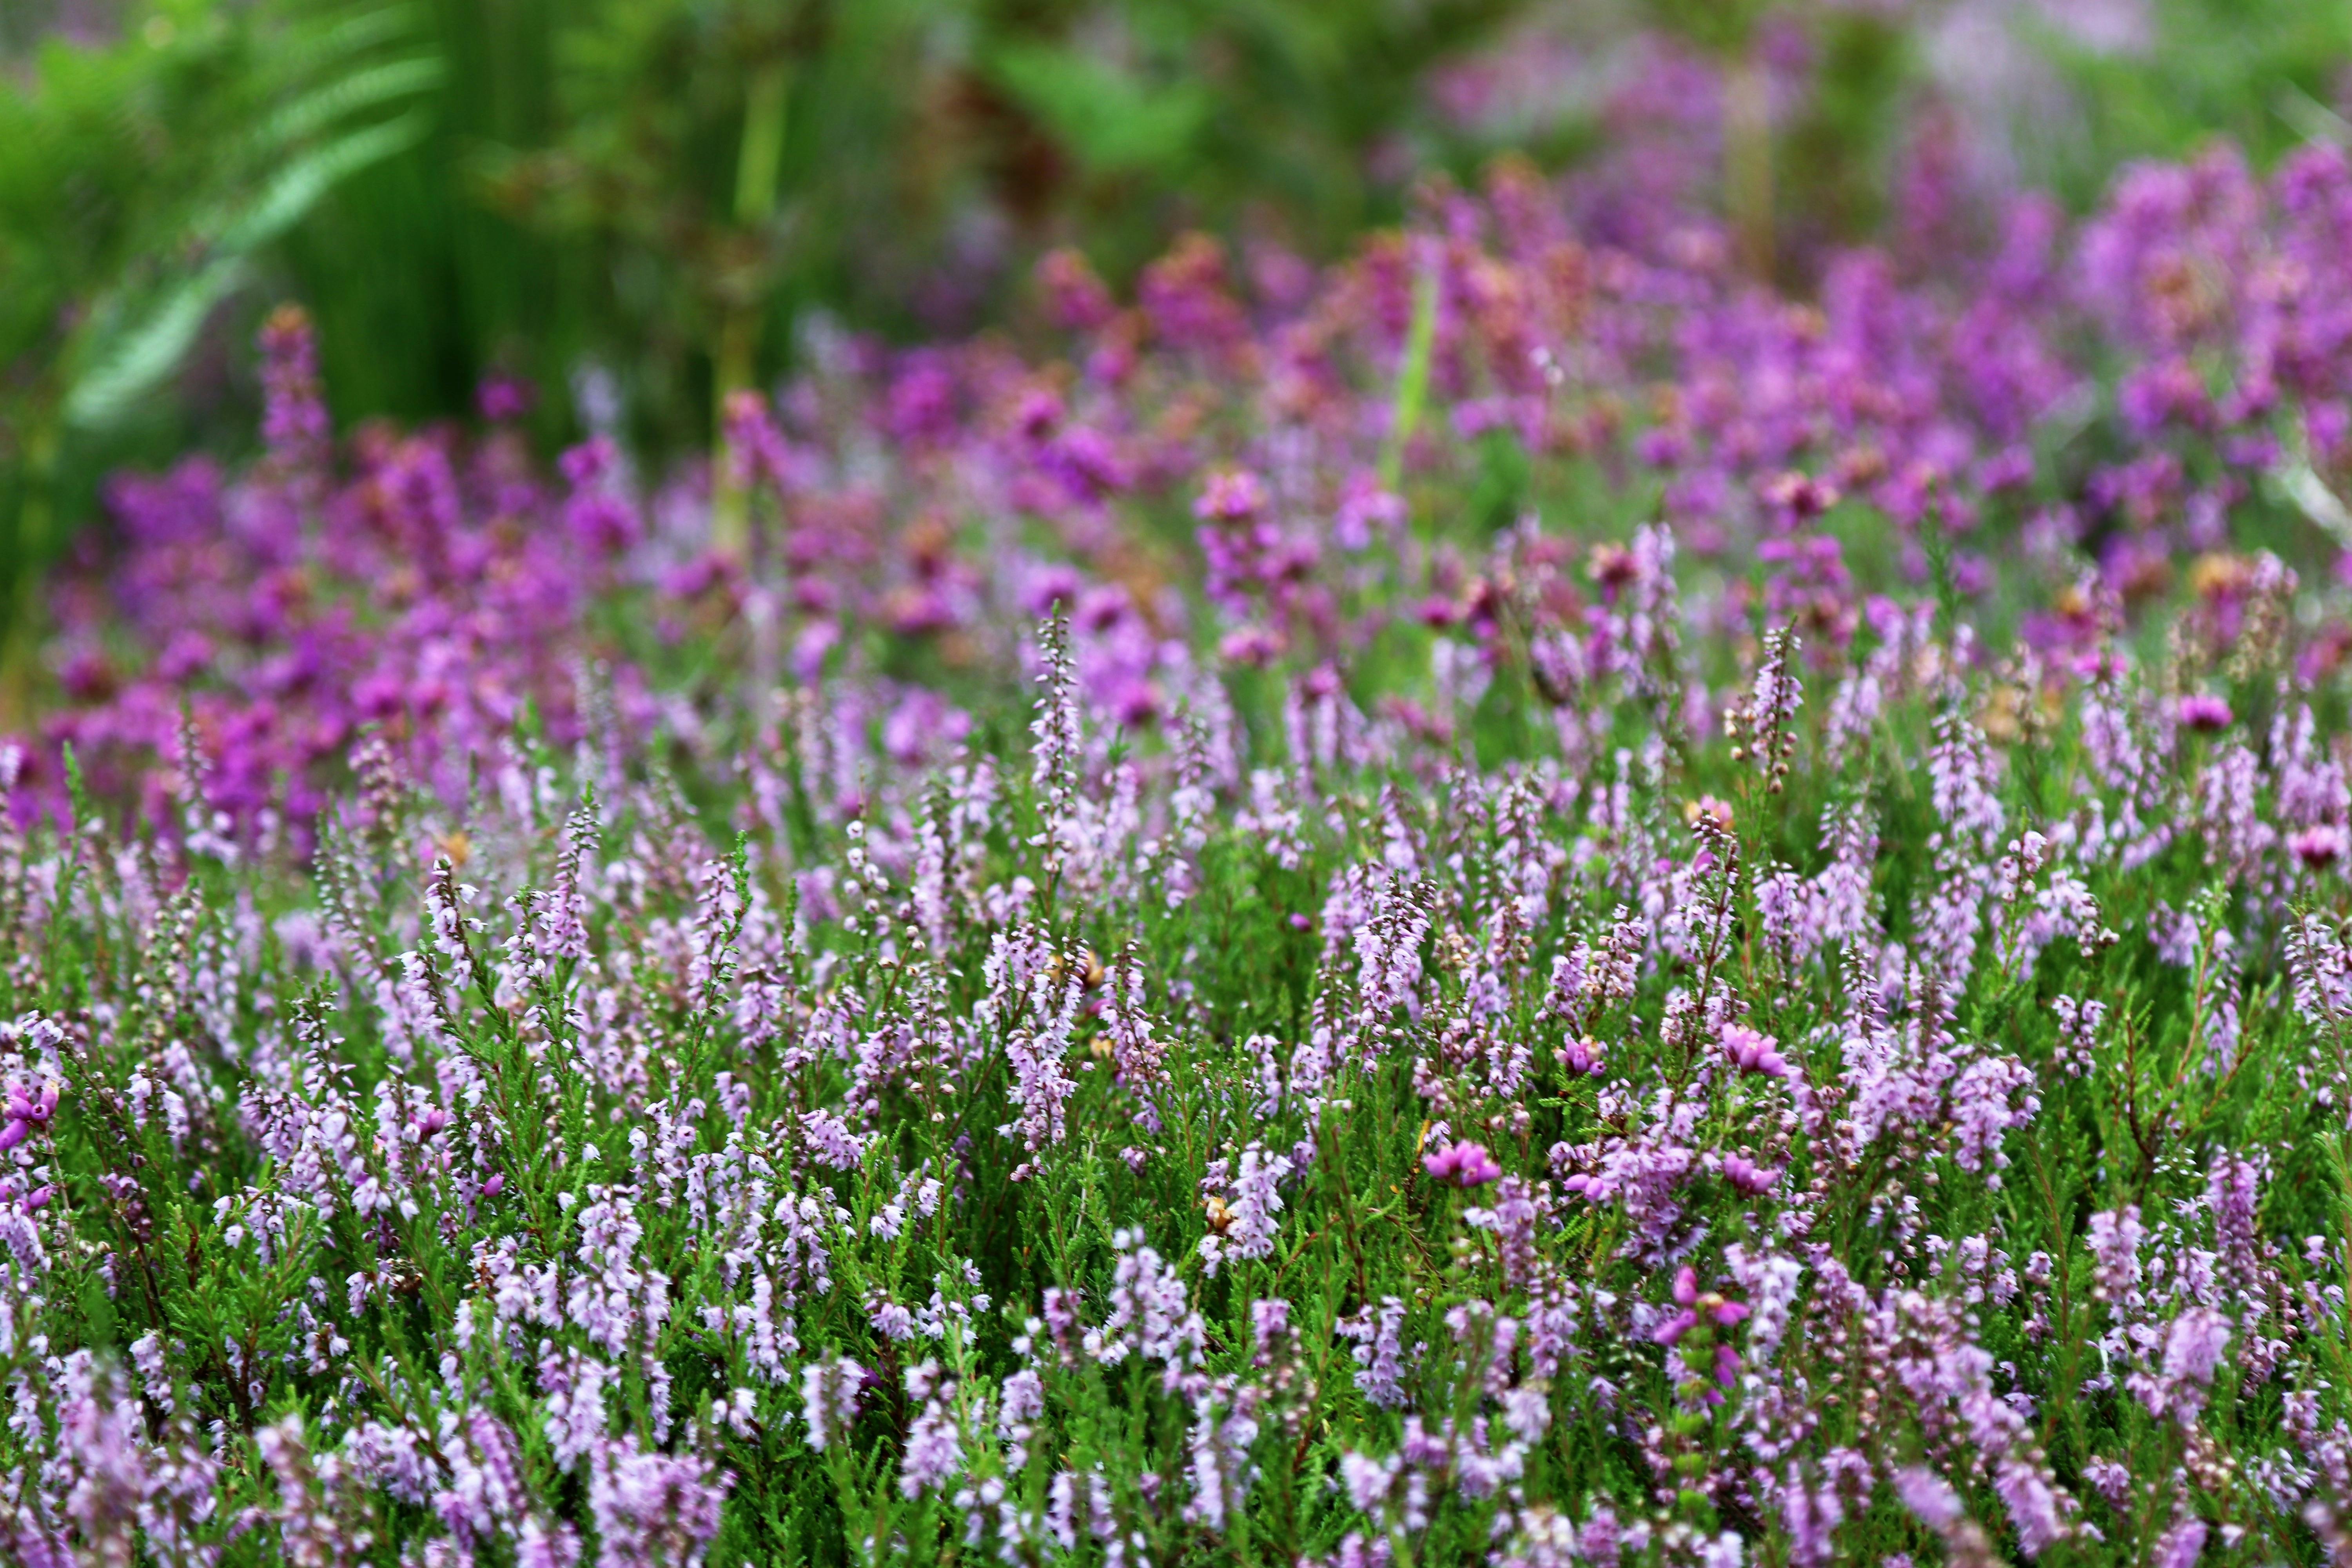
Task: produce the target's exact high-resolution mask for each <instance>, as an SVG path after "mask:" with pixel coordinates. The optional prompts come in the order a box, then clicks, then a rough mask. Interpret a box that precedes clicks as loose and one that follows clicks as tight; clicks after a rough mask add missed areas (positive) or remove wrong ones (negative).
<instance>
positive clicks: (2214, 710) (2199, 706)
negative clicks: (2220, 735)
mask: <svg viewBox="0 0 2352 1568" xmlns="http://www.w3.org/2000/svg"><path fill="white" fill-rule="evenodd" d="M2179 717H2180V722H2181V724H2182V726H2183V727H2184V728H2187V729H2190V730H2194V731H2197V732H2198V733H2199V734H2200V735H2210V734H2213V733H2214V732H2216V731H2221V730H2226V729H2228V728H2229V727H2230V720H2231V713H2230V705H2229V703H2228V702H2226V701H2224V700H2222V699H2221V698H2219V697H2216V696H2214V695H2213V694H2212V693H2211V692H2210V691H2192V692H2190V693H2189V695H2188V696H2186V697H2183V698H2182V699H2181V700H2180V705H2179Z"/></svg>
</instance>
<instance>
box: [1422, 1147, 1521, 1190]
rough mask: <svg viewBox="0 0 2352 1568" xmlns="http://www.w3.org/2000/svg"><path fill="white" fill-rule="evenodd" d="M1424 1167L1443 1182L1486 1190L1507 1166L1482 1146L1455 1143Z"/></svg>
mask: <svg viewBox="0 0 2352 1568" xmlns="http://www.w3.org/2000/svg"><path fill="white" fill-rule="evenodd" d="M1421 1164H1422V1168H1423V1170H1425V1171H1427V1172H1428V1173H1430V1174H1431V1175H1433V1176H1434V1177H1436V1178H1437V1179H1438V1180H1439V1181H1441V1182H1451V1183H1453V1184H1454V1185H1455V1186H1457V1187H1483V1186H1485V1185H1486V1184H1487V1183H1488V1182H1491V1181H1495V1180H1496V1179H1498V1178H1499V1177H1500V1176H1501V1175H1502V1173H1503V1167H1502V1166H1500V1165H1497V1164H1496V1163H1495V1158H1494V1156H1493V1155H1491V1154H1489V1153H1487V1152H1486V1146H1485V1145H1484V1144H1480V1143H1455V1144H1454V1145H1452V1146H1451V1147H1449V1148H1447V1149H1446V1150H1445V1151H1444V1152H1442V1153H1436V1154H1432V1155H1429V1156H1428V1157H1427V1158H1425V1159H1423V1161H1422V1163H1421Z"/></svg>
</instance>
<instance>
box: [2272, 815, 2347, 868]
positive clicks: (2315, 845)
mask: <svg viewBox="0 0 2352 1568" xmlns="http://www.w3.org/2000/svg"><path fill="white" fill-rule="evenodd" d="M2286 847H2287V848H2288V849H2289V850H2291V851H2292V852H2293V853H2294V858H2296V859H2298V860H2300V861H2302V862H2303V863H2304V864H2305V866H2308V867H2310V868H2312V869H2313V870H2315V871H2325V870H2326V869H2327V868H2329V867H2330V866H2333V865H2335V864H2336V862H2337V861H2339V860H2341V859H2343V858H2344V857H2345V854H2346V852H2347V850H2352V834H2347V832H2346V831H2345V830H2344V829H2343V828H2342V827H2340V826H2336V824H2334V823H2321V824H2320V825H2318V826H2314V827H2298V828H2296V829H2295V830H2294V832H2292V833H2290V834H2288V835H2287V836H2286Z"/></svg>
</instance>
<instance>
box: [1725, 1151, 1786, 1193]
mask: <svg viewBox="0 0 2352 1568" xmlns="http://www.w3.org/2000/svg"><path fill="white" fill-rule="evenodd" d="M1723 1177H1724V1180H1726V1181H1727V1182H1729V1183H1730V1184H1732V1185H1733V1186H1734V1187H1737V1188H1738V1190H1739V1191H1741V1192H1743V1193H1745V1194H1748V1196H1749V1197H1751V1198H1752V1197H1759V1196H1761V1195H1762V1194H1766V1193H1769V1192H1770V1191H1771V1190H1772V1189H1773V1188H1774V1187H1775V1186H1776V1185H1778V1184H1780V1172H1778V1171H1775V1170H1770V1169H1768V1168H1767V1167H1765V1166H1762V1165H1759V1164H1757V1163H1755V1162H1754V1161H1752V1160H1750V1159H1748V1157H1747V1156H1746V1155H1745V1154H1726V1155H1725V1156H1724V1157H1723Z"/></svg>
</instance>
